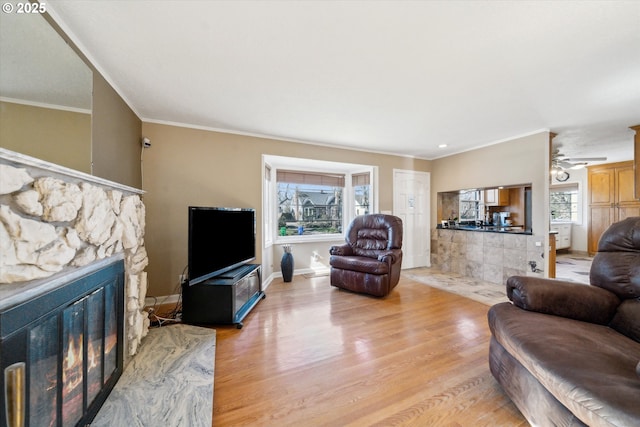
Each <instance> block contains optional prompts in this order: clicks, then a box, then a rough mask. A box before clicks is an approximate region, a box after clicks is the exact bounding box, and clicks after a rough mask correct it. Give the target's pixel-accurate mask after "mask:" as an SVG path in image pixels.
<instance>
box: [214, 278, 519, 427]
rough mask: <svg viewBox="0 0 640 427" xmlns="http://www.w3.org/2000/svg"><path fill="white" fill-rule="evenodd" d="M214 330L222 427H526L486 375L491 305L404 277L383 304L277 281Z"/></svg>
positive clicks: (323, 284)
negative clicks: (238, 322)
mask: <svg viewBox="0 0 640 427" xmlns="http://www.w3.org/2000/svg"><path fill="white" fill-rule="evenodd" d="M266 293H267V297H266V299H264V300H262V301H261V302H260V303H259V304H258V305H257V306H256V307H255V308H254V310H253V311H252V312H251V313H250V314H249V315H248V316H247V317H246V318H245V322H244V328H243V329H241V330H237V329H235V328H234V327H233V326H216V327H215V329H216V330H217V348H216V372H215V387H214V409H213V424H214V426H373V425H376V426H452V427H454V426H527V425H528V424H527V422H526V421H525V420H524V418H523V417H522V415H521V414H520V412H519V411H518V410H517V408H516V407H515V406H514V405H513V404H512V403H511V401H510V400H509V399H508V398H507V397H506V396H505V395H504V393H503V392H502V390H501V389H500V386H499V385H498V384H497V382H496V381H495V380H494V378H493V377H492V375H491V373H490V372H489V366H488V351H489V338H490V333H489V328H488V326H487V310H488V308H489V307H488V306H486V305H483V304H481V303H478V302H475V301H472V300H470V299H466V298H463V297H460V296H457V295H454V294H450V293H447V292H444V291H440V290H437V289H434V288H430V287H428V286H426V285H423V284H420V283H418V282H415V281H412V280H410V279H407V278H405V277H403V278H402V279H401V281H400V284H399V285H398V286H397V287H396V288H395V289H394V291H393V292H392V293H391V294H390V295H389V296H388V297H387V298H385V299H377V298H372V297H367V296H364V295H358V294H353V293H349V292H346V291H341V290H338V289H336V288H333V287H331V286H330V285H329V278H328V277H317V278H311V279H305V278H304V277H302V276H295V277H294V280H293V282H292V283H283V282H282V281H280V280H276V281H275V282H273V283H272V284H271V286H270V287H269V288H268V289H267V291H266Z"/></svg>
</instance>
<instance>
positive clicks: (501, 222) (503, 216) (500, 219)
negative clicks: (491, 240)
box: [493, 212, 511, 227]
mask: <svg viewBox="0 0 640 427" xmlns="http://www.w3.org/2000/svg"><path fill="white" fill-rule="evenodd" d="M510 215H511V212H494V214H493V225H494V226H496V227H504V226H506V225H507V218H509V216H510Z"/></svg>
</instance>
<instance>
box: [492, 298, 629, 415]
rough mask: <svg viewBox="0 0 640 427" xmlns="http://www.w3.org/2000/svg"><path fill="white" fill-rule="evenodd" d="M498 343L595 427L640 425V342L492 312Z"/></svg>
mask: <svg viewBox="0 0 640 427" xmlns="http://www.w3.org/2000/svg"><path fill="white" fill-rule="evenodd" d="M489 327H490V328H491V331H492V333H493V336H494V337H495V339H496V341H498V342H499V343H500V344H501V345H502V346H503V347H504V348H505V349H506V350H507V351H508V352H509V354H511V355H512V356H513V357H514V358H515V359H517V360H518V361H519V362H520V363H521V364H522V365H523V366H524V367H525V368H526V369H527V370H528V371H529V372H530V373H531V374H532V375H533V376H534V377H535V378H536V379H537V380H538V381H539V382H540V383H541V384H542V385H543V386H544V387H545V388H546V389H547V390H548V391H549V392H550V393H551V394H553V395H554V396H555V398H556V399H558V401H560V402H561V403H562V404H563V405H564V406H565V407H567V408H568V409H569V410H570V411H571V412H573V413H574V414H575V415H576V416H577V417H578V418H579V419H580V420H582V421H583V422H584V423H585V424H587V425H590V426H600V425H619V426H630V425H640V405H638V396H640V378H638V375H637V374H636V365H637V363H638V360H640V343H638V342H636V341H634V340H631V339H629V338H627V337H626V336H624V335H622V334H620V333H618V332H616V331H615V330H614V329H612V328H610V327H607V326H603V325H596V324H593V323H587V322H582V321H578V320H572V319H566V318H562V317H558V316H553V315H547V314H541V313H536V312H530V311H526V310H522V309H520V308H518V307H516V306H514V305H512V304H511V303H501V304H497V305H495V306H493V307H492V308H491V309H490V310H489Z"/></svg>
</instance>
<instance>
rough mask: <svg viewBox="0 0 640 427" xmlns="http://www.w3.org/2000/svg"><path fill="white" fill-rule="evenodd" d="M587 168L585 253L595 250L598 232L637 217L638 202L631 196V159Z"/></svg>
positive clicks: (632, 184)
mask: <svg viewBox="0 0 640 427" xmlns="http://www.w3.org/2000/svg"><path fill="white" fill-rule="evenodd" d="M588 171H589V173H588V174H589V178H588V179H589V233H588V236H587V250H588V252H589V255H595V253H596V252H597V251H598V241H599V240H600V236H601V235H602V233H603V232H604V231H605V230H606V229H607V228H608V227H609V226H610V225H611V224H613V223H614V222H618V221H622V220H623V219H625V218H627V217H630V216H640V201H639V200H637V199H636V198H635V194H634V181H635V171H634V167H633V162H631V161H629V162H619V163H610V164H605V165H598V166H591V167H589V168H588Z"/></svg>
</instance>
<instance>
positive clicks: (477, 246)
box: [431, 228, 545, 284]
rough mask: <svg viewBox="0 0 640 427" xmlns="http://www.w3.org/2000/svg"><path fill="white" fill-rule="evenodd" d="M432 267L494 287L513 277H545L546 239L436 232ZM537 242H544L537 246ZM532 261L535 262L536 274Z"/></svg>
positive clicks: (480, 233)
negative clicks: (544, 252) (543, 275)
mask: <svg viewBox="0 0 640 427" xmlns="http://www.w3.org/2000/svg"><path fill="white" fill-rule="evenodd" d="M432 236H434V237H435V239H433V241H432V243H431V249H432V252H431V264H432V267H434V268H437V269H438V270H441V271H444V272H451V273H457V274H460V275H462V276H468V277H473V278H475V279H480V280H484V281H487V282H491V283H497V284H504V283H505V282H506V280H507V278H509V277H510V276H515V275H519V276H532V275H533V276H542V274H543V270H544V265H545V262H544V256H543V247H544V238H542V237H540V236H535V235H526V234H517V233H516V234H510V233H491V232H482V231H463V230H451V229H444V228H443V229H440V228H438V229H434V230H432ZM536 242H542V244H541V246H536ZM529 261H535V262H536V268H537V270H539V271H537V272H533V271H531V267H530V266H529Z"/></svg>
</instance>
